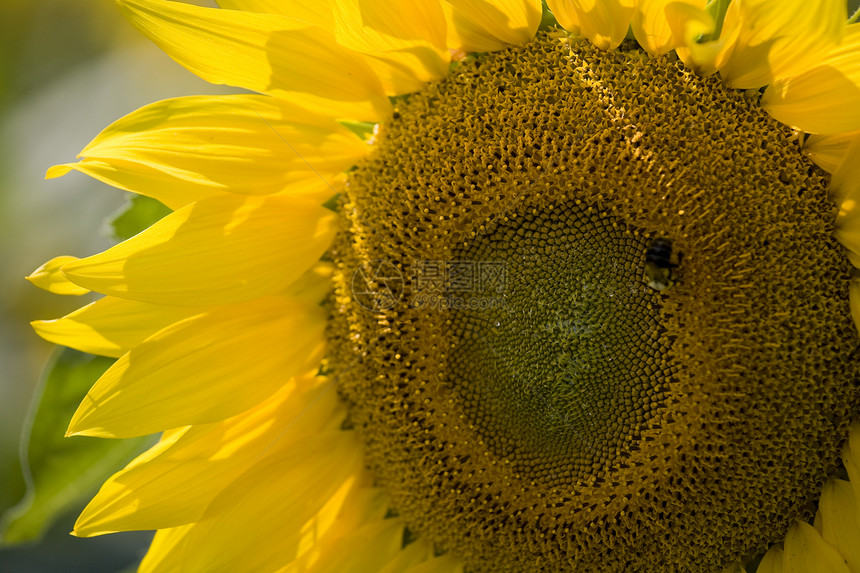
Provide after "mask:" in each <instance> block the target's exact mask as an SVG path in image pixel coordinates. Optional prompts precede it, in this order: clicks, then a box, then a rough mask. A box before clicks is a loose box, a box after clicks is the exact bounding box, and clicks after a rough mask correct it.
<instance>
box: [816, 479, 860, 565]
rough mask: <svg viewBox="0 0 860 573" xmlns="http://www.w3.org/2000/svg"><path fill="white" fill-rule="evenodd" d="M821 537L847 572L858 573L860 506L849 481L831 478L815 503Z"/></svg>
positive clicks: (859, 560) (859, 557) (859, 559)
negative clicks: (839, 559)
mask: <svg viewBox="0 0 860 573" xmlns="http://www.w3.org/2000/svg"><path fill="white" fill-rule="evenodd" d="M818 513H819V515H820V516H821V537H822V538H824V541H826V542H827V543H829V544H830V545H831V546H832V547H833V548H834V549H836V550H837V551H838V552H839V553H840V554H841V555H842V556H843V557H844V558H845V560H846V562H847V564H848V569H849V570H850V571H851V573H860V543H858V540H860V506H858V504H857V498H856V496H855V495H854V490H853V488H852V487H851V484H850V483H848V482H847V481H845V480H841V479H831V480H829V481H828V482H827V483H826V484H825V485H824V489H823V490H822V492H821V498H820V499H819V502H818Z"/></svg>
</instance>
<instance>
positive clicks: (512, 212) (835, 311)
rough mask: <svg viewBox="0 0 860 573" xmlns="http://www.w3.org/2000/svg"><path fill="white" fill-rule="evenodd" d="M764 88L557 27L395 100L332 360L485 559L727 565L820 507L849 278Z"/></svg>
mask: <svg viewBox="0 0 860 573" xmlns="http://www.w3.org/2000/svg"><path fill="white" fill-rule="evenodd" d="M757 97H758V93H757V92H756V93H751V94H747V93H741V92H736V91H732V90H727V89H725V88H723V87H722V86H721V85H720V83H719V80H717V79H715V78H699V77H697V76H695V75H693V74H692V73H691V72H689V71H687V70H685V69H684V68H683V66H681V65H680V64H679V63H678V62H676V61H673V60H672V59H671V58H669V57H662V58H651V57H649V56H647V55H645V54H644V53H642V52H640V51H638V50H636V49H628V50H621V51H614V52H601V51H598V50H596V49H594V48H592V47H590V46H589V45H588V44H585V43H576V44H573V45H571V43H570V40H568V39H567V38H557V37H553V36H543V37H540V38H539V39H538V40H537V41H535V42H533V43H532V44H530V45H529V46H528V47H526V48H525V49H522V50H509V51H506V52H501V53H497V54H491V55H486V56H482V57H479V58H475V59H471V60H468V61H466V62H464V63H462V64H461V65H460V66H459V69H458V70H457V72H456V73H454V74H452V75H451V77H450V78H449V79H447V80H445V81H443V82H440V83H436V84H433V85H430V86H428V87H427V88H426V89H425V90H424V91H423V92H421V93H418V94H414V95H412V96H410V97H409V98H407V99H406V100H403V101H401V102H399V104H398V106H397V109H396V111H395V117H394V119H393V121H392V122H390V123H389V124H386V125H384V126H383V128H382V130H381V131H380V132H379V133H378V134H377V136H376V141H375V152H374V153H373V154H372V156H371V157H370V158H369V159H368V160H367V161H365V162H364V163H362V164H361V165H359V167H358V168H357V169H356V170H355V171H354V172H353V173H351V175H350V180H349V183H348V186H347V190H346V194H345V196H344V197H343V198H342V202H341V208H342V213H343V215H344V226H343V230H342V232H341V233H340V236H339V238H338V240H337V241H336V243H335V247H334V250H333V256H334V259H335V261H336V263H337V267H338V272H337V273H336V285H337V290H336V297H335V300H334V304H333V309H332V320H331V326H330V329H329V338H330V340H331V343H332V345H331V346H332V357H331V360H330V362H329V364H330V367H332V368H335V367H336V370H335V371H333V372H332V374H333V375H334V376H335V378H336V380H337V383H338V387H339V389H340V392H341V395H342V396H343V397H344V399H345V400H346V401H347V403H348V405H349V408H350V413H351V420H352V423H353V424H354V425H355V427H356V428H357V429H358V430H359V432H360V434H361V435H362V436H363V439H364V443H365V446H366V453H367V459H368V463H369V465H370V467H371V469H372V470H373V471H374V473H375V475H376V477H377V479H378V480H379V483H380V484H381V485H383V486H385V487H386V488H387V489H388V490H389V491H390V492H391V494H392V496H393V499H394V501H395V504H396V507H397V510H398V512H400V514H401V515H402V516H403V517H404V518H405V520H406V521H407V522H408V523H409V524H410V528H411V529H413V530H415V531H417V532H418V533H419V534H422V535H426V536H428V537H429V538H430V539H432V540H434V541H435V542H436V543H438V545H439V547H440V548H441V549H445V550H453V551H456V552H457V553H458V554H459V555H460V556H462V557H463V558H464V559H465V561H466V563H467V569H468V570H469V571H476V572H477V571H487V572H497V571H550V572H555V571H563V570H575V571H579V570H582V571H585V570H588V571H625V572H630V571H691V572H701V571H718V570H720V569H721V568H722V567H723V566H724V565H726V564H727V563H728V562H729V561H731V560H732V559H735V558H738V557H740V556H743V555H745V554H749V553H754V552H757V551H761V550H764V549H765V548H766V547H767V546H768V544H769V543H771V542H774V541H777V540H779V539H780V538H781V536H783V535H784V534H785V531H786V529H787V528H788V526H789V524H790V523H791V522H792V521H793V519H795V518H797V517H807V516H808V515H810V509H811V506H810V502H812V501H814V500H815V499H816V498H817V495H818V494H819V492H820V489H821V487H822V485H823V483H824V481H825V479H826V478H827V477H828V476H829V475H832V474H833V473H834V471H835V469H836V466H837V464H838V454H839V446H840V444H841V442H842V440H843V439H844V437H845V435H846V432H847V426H848V423H849V422H850V418H851V415H852V414H853V413H855V412H856V410H857V408H856V407H857V392H856V390H857V386H858V366H857V361H856V360H854V359H853V358H852V356H853V354H852V353H853V351H854V349H855V348H856V347H857V346H858V336H857V333H856V330H855V328H854V326H853V325H852V322H851V319H850V314H849V305H848V295H847V293H848V283H849V280H850V277H851V270H850V265H849V263H848V261H847V259H846V257H845V256H844V254H843V252H842V249H841V247H840V246H839V245H838V244H837V242H836V240H835V239H834V238H833V231H834V226H833V220H834V218H835V214H836V212H835V208H834V206H833V205H832V204H831V203H830V202H829V200H828V199H827V197H826V191H825V186H826V179H825V177H824V175H823V173H822V172H820V171H819V170H818V169H817V168H815V167H813V166H812V165H811V164H810V163H808V161H807V160H806V159H805V158H803V157H802V155H801V154H800V153H799V150H798V143H797V141H796V139H794V138H792V134H791V132H790V131H789V130H788V129H786V128H784V127H783V126H780V125H779V124H777V123H776V122H775V121H773V120H771V119H770V118H769V117H768V116H767V115H766V114H765V113H764V112H762V111H761V110H760V108H758V106H757V105H756V101H755V100H756V98H757ZM373 269H377V271H376V272H374V271H373ZM393 270H396V272H393ZM357 273H359V275H360V277H361V280H360V281H356V277H357V276H359V275H357ZM655 273H656V274H655ZM357 282H358V283H360V284H361V285H363V286H362V289H361V293H360V294H361V296H356V294H357V293H354V292H353V289H354V288H355V287H354V285H355V284H357ZM368 293H370V294H371V296H368ZM373 293H376V294H377V295H378V296H377V299H378V301H377V302H379V304H370V303H369V302H368V301H369V300H372V299H373Z"/></svg>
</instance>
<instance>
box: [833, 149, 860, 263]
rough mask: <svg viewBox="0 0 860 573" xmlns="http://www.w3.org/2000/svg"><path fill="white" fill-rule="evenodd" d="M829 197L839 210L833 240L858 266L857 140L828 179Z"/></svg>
mask: <svg viewBox="0 0 860 573" xmlns="http://www.w3.org/2000/svg"><path fill="white" fill-rule="evenodd" d="M830 189H831V196H832V197H833V199H834V201H836V204H837V205H838V206H839V213H838V215H837V217H836V238H837V239H839V241H840V242H841V243H842V244H843V245H844V246H845V248H847V249H848V257H849V259H851V262H852V263H853V264H854V265H855V266H857V265H858V264H860V138H854V140H853V141H851V143H850V144H849V145H848V148H847V149H846V151H845V156H844V157H843V159H842V161H841V163H840V164H839V166H838V167H837V168H836V170H835V171H834V172H833V176H832V177H831V179H830Z"/></svg>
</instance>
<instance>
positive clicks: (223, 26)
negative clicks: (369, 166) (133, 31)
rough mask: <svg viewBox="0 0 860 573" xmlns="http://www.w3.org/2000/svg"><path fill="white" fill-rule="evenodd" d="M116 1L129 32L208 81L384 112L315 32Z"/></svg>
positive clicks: (289, 24)
mask: <svg viewBox="0 0 860 573" xmlns="http://www.w3.org/2000/svg"><path fill="white" fill-rule="evenodd" d="M117 2H118V4H119V5H120V7H121V8H122V9H123V11H124V12H125V14H126V17H127V18H128V19H129V21H130V22H131V23H132V24H134V26H135V27H137V28H138V29H139V30H140V31H141V32H143V33H144V34H145V35H146V36H147V37H148V38H150V39H151V40H152V41H153V42H154V43H155V44H157V45H158V46H159V47H160V48H161V49H163V50H164V51H165V52H167V54H168V55H169V56H170V57H172V58H173V59H174V60H176V61H177V62H179V63H180V64H182V65H183V66H185V67H186V68H188V69H189V70H191V71H192V72H193V73H195V74H197V75H198V76H200V77H201V78H203V79H205V80H207V81H209V82H212V83H216V84H229V85H234V86H239V87H243V88H246V89H249V90H253V91H258V92H265V93H271V94H280V95H286V94H287V93H289V92H299V93H307V94H311V95H314V96H318V97H323V98H328V99H331V100H337V101H350V102H366V101H371V102H377V103H379V104H380V105H381V106H382V107H387V101H385V102H383V101H382V100H385V98H384V96H383V94H382V89H381V86H380V83H379V80H378V78H376V76H375V75H374V74H373V72H372V70H370V68H368V66H367V65H366V64H365V63H364V62H363V61H362V60H361V58H360V57H358V56H357V55H356V54H353V53H351V52H350V51H349V50H346V49H344V48H342V47H340V46H338V45H337V43H336V42H335V39H334V37H333V36H332V35H331V34H330V33H329V32H327V31H326V30H323V29H321V28H317V27H313V26H309V25H308V24H306V23H304V22H301V21H299V20H294V19H291V18H286V17H283V16H278V15H271V14H259V13H251V12H241V11H236V10H219V9H214V8H201V7H198V6H191V5H188V4H183V3H180V2H166V1H164V0H117ZM285 99H289V98H288V97H287V98H285Z"/></svg>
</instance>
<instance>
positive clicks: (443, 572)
mask: <svg viewBox="0 0 860 573" xmlns="http://www.w3.org/2000/svg"><path fill="white" fill-rule="evenodd" d="M463 569H464V566H463V563H462V562H461V561H460V560H459V559H457V558H456V557H454V556H453V555H452V554H450V553H446V554H445V555H442V556H440V557H434V558H433V559H429V560H428V561H426V562H424V563H422V564H421V565H416V566H415V567H410V568H409V569H407V570H406V573H463ZM392 573H393V571H392Z"/></svg>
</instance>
